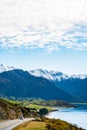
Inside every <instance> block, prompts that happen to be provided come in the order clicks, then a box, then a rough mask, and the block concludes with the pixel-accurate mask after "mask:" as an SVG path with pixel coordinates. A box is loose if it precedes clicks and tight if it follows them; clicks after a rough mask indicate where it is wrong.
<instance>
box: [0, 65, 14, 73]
mask: <svg viewBox="0 0 87 130" xmlns="http://www.w3.org/2000/svg"><path fill="white" fill-rule="evenodd" d="M13 69H15V68H14V67H12V66H6V65H4V64H0V73H2V72H5V71H9V70H13Z"/></svg>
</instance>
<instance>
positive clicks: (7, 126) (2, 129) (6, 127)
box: [0, 118, 34, 130]
mask: <svg viewBox="0 0 87 130" xmlns="http://www.w3.org/2000/svg"><path fill="white" fill-rule="evenodd" d="M33 119H34V118H24V119H23V120H20V119H15V120H8V121H5V122H0V130H12V129H13V128H14V127H16V126H18V125H20V124H22V123H24V122H26V121H31V120H33Z"/></svg>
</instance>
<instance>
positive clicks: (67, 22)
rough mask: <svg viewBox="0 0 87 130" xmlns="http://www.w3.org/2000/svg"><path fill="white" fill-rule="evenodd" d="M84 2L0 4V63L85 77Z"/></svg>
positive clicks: (86, 6) (86, 8)
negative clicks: (80, 74) (83, 75)
mask: <svg viewBox="0 0 87 130" xmlns="http://www.w3.org/2000/svg"><path fill="white" fill-rule="evenodd" d="M86 12H87V1H86V0H73V1H72V0H55V1H54V0H38V1H36V0H26V1H25V0H4V1H3V0H1V2H0V62H1V63H3V64H6V65H9V66H14V67H16V68H22V69H25V70H30V69H38V68H42V69H47V70H57V71H62V72H64V73H69V74H73V73H76V74H78V73H87V58H86V57H87V13H86Z"/></svg>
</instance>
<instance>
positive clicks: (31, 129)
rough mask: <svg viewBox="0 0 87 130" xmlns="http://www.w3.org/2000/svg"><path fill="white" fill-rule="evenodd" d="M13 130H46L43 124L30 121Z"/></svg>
mask: <svg viewBox="0 0 87 130" xmlns="http://www.w3.org/2000/svg"><path fill="white" fill-rule="evenodd" d="M13 130H47V129H46V123H45V122H37V121H31V122H26V123H24V124H22V125H20V126H18V127H16V128H14V129H13Z"/></svg>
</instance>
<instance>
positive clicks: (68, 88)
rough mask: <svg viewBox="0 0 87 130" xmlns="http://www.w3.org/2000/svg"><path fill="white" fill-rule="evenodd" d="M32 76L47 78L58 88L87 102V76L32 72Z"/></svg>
mask: <svg viewBox="0 0 87 130" xmlns="http://www.w3.org/2000/svg"><path fill="white" fill-rule="evenodd" d="M30 73H31V74H33V75H35V76H39V77H45V78H47V79H48V80H49V81H51V82H52V83H53V84H54V85H56V86H57V87H58V88H61V89H62V90H63V91H65V92H68V93H69V94H71V95H73V96H75V97H77V98H79V99H80V100H82V101H83V102H87V74H79V75H70V76H69V75H66V74H63V73H62V72H55V71H44V70H35V71H34V70H32V71H30Z"/></svg>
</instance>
